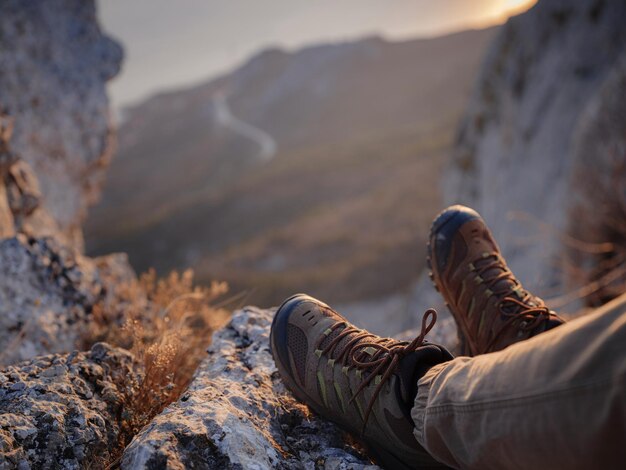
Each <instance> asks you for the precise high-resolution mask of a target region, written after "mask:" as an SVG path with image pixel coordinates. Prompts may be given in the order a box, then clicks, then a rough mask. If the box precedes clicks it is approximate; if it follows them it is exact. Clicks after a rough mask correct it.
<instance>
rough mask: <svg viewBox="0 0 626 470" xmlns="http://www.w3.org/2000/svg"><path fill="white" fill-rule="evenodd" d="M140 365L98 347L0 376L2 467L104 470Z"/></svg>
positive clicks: (36, 361)
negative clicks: (130, 387)
mask: <svg viewBox="0 0 626 470" xmlns="http://www.w3.org/2000/svg"><path fill="white" fill-rule="evenodd" d="M137 370H138V366H137V363H136V362H135V361H134V360H133V359H132V357H131V356H130V354H129V353H127V352H125V351H123V350H122V349H116V348H112V347H111V346H109V345H107V344H104V343H97V344H95V345H94V346H93V347H92V348H91V350H90V351H88V352H80V353H79V352H73V353H71V354H52V355H48V356H40V357H37V358H35V359H32V360H30V361H26V362H22V363H20V364H17V365H13V366H9V367H7V368H5V369H3V370H2V371H0V469H3V470H4V469H13V468H17V469H20V470H26V469H52V468H54V469H67V470H69V469H79V468H104V466H105V464H106V463H107V462H111V461H112V460H113V459H114V457H115V455H114V454H115V451H116V449H119V442H118V438H119V434H120V426H121V425H122V424H121V419H122V416H123V413H122V411H123V405H124V397H125V396H126V391H127V390H126V388H127V387H128V386H129V384H131V383H132V382H133V377H137Z"/></svg>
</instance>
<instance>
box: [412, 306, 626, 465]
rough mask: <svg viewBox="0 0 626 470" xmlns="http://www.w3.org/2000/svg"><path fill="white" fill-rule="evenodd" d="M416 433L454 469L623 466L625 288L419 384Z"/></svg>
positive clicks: (442, 368)
mask: <svg viewBox="0 0 626 470" xmlns="http://www.w3.org/2000/svg"><path fill="white" fill-rule="evenodd" d="M412 416H413V420H414V422H415V427H416V429H415V436H416V438H417V440H418V441H419V442H420V444H421V445H422V446H423V447H424V449H426V450H427V451H428V452H429V453H430V454H431V455H432V456H433V457H434V458H436V459H437V460H438V461H441V462H444V463H446V464H448V465H450V466H452V467H455V468H476V469H481V470H486V469H491V468H494V469H502V468H506V469H517V468H519V469H530V468H532V469H544V468H545V469H548V468H549V469H556V468H558V469H562V468H567V469H570V468H571V469H574V468H581V469H589V468H602V469H612V468H623V465H624V463H625V462H626V294H625V295H623V296H622V297H620V298H619V299H616V300H615V301H613V302H611V303H610V304H608V305H606V306H605V307H603V308H601V309H599V310H598V311H596V312H595V313H592V314H590V315H587V316H585V317H582V318H579V319H577V320H574V321H572V322H569V323H566V324H564V325H562V326H560V327H559V328H555V329H553V330H551V331H548V332H545V333H542V334H540V335H538V336H535V337H534V338H531V339H529V340H526V341H522V342H519V343H517V344H514V345H512V346H509V347H508V348H506V349H504V350H502V351H499V352H494V353H490V354H484V355H480V356H476V357H473V358H470V357H458V358H456V359H454V360H453V361H450V362H446V363H443V364H439V365H436V366H434V367H433V368H432V369H430V370H429V371H428V372H427V373H426V374H425V376H424V377H423V378H422V379H421V380H420V381H419V382H418V394H417V397H416V399H415V406H414V408H413V410H412Z"/></svg>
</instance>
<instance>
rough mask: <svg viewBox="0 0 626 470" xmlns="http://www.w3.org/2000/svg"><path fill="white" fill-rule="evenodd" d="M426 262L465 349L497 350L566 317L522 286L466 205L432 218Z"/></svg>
mask: <svg viewBox="0 0 626 470" xmlns="http://www.w3.org/2000/svg"><path fill="white" fill-rule="evenodd" d="M428 265H429V267H430V277H431V279H432V281H433V283H434V284H435V288H436V289H437V290H438V291H439V292H440V293H441V295H442V296H443V298H444V300H445V301H446V305H447V306H448V308H449V309H450V312H452V315H453V316H454V318H455V320H456V324H457V328H458V334H459V342H460V346H461V353H462V354H463V355H467V356H475V355H477V354H485V353H489V352H493V351H499V350H501V349H504V348H506V347H507V346H509V345H511V344H513V343H517V342H519V341H523V340H525V339H528V338H530V337H532V336H536V335H538V334H539V333H542V332H544V331H546V330H549V329H551V328H554V327H555V326H558V325H560V324H562V323H564V320H562V319H561V318H559V317H558V316H557V315H556V314H555V313H554V312H552V311H551V310H550V309H549V308H548V307H546V305H545V303H544V302H543V300H541V299H540V298H539V297H536V296H534V295H532V294H531V293H530V292H528V291H527V290H525V289H524V288H523V287H522V284H521V283H520V282H519V281H518V280H517V279H516V278H515V276H514V275H513V273H512V272H511V271H510V270H509V268H508V267H507V265H506V262H505V261H504V258H503V257H502V255H501V254H500V249H499V248H498V245H497V244H496V242H495V240H494V239H493V236H492V235H491V232H490V231H489V228H488V227H487V225H486V224H485V221H484V220H483V219H482V217H481V216H480V215H479V214H478V213H477V212H476V211H474V210H472V209H470V208H468V207H464V206H452V207H449V208H448V209H446V210H445V211H443V212H442V213H441V214H439V216H438V217H437V218H436V219H435V221H434V222H433V225H432V228H431V232H430V242H429V244H428Z"/></svg>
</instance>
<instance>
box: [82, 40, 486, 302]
mask: <svg viewBox="0 0 626 470" xmlns="http://www.w3.org/2000/svg"><path fill="white" fill-rule="evenodd" d="M493 32H494V30H493V29H489V30H482V31H466V32H462V33H457V34H452V35H448V36H444V37H440V38H434V39H423V40H412V41H404V42H388V41H385V40H383V39H380V38H368V39H364V40H360V41H355V42H350V43H343V44H329V45H322V46H315V47H309V48H305V49H302V50H299V51H295V52H285V51H281V50H277V49H272V50H267V51H264V52H262V53H260V54H259V55H257V56H255V57H253V58H252V59H251V60H250V61H249V62H247V63H246V64H244V65H243V66H242V67H240V68H239V69H237V70H235V71H233V72H232V73H230V74H227V75H224V76H222V77H219V78H217V79H214V80H212V81H210V82H208V83H206V84H202V85H199V86H195V87H193V88H190V89H186V90H181V91H175V92H169V93H164V94H161V95H158V96H155V97H153V98H151V99H149V100H147V101H146V102H144V103H142V104H140V105H138V106H135V107H134V108H132V109H130V110H128V112H127V119H126V121H125V123H124V124H123V126H122V127H121V129H120V138H119V155H118V157H117V158H116V159H115V160H114V162H113V164H112V166H111V170H110V174H109V179H108V183H107V187H106V189H105V194H104V198H103V201H102V203H101V204H100V205H99V206H97V207H96V208H95V209H94V210H93V211H92V213H91V215H90V218H89V221H88V224H87V227H86V240H87V245H88V250H89V251H91V252H94V253H102V252H109V251H115V250H123V251H127V252H128V253H129V255H130V258H131V261H132V262H133V264H134V265H135V266H136V267H137V268H138V269H146V268H147V267H149V266H155V267H157V269H161V270H166V269H171V268H174V267H183V266H191V267H194V268H195V269H196V271H197V272H198V275H199V276H200V278H201V279H203V278H204V279H205V280H206V279H209V278H218V279H225V280H228V281H230V282H231V284H234V286H235V289H238V288H253V287H254V288H255V289H256V290H255V292H254V294H253V299H254V300H256V301H258V302H267V303H276V302H277V301H278V300H280V297H281V296H283V295H285V294H286V293H288V292H289V291H291V290H301V289H302V290H303V289H306V290H307V291H310V292H312V293H317V294H319V295H325V296H326V297H329V298H330V300H333V299H338V300H355V299H362V298H367V297H372V296H376V295H383V294H387V293H391V292H396V291H398V290H399V289H402V288H404V287H405V286H407V285H408V284H409V283H410V281H411V279H413V278H414V277H415V275H416V273H417V269H418V267H419V265H420V263H422V260H421V258H422V256H420V255H421V254H422V250H421V247H420V246H419V244H418V242H419V241H420V240H424V239H425V231H426V226H427V223H428V220H429V219H430V217H431V216H432V215H433V213H434V212H435V211H436V210H437V209H438V205H439V201H440V197H439V194H438V192H437V189H436V188H437V186H438V180H439V172H440V168H441V163H442V161H443V157H444V155H445V153H446V152H447V150H448V148H449V147H450V145H451V139H452V135H453V132H454V128H455V125H456V122H457V120H458V118H459V116H460V115H461V112H462V110H463V108H464V106H465V103H466V100H467V97H468V95H469V91H470V87H471V84H472V83H473V80H474V77H475V74H476V71H477V70H478V67H479V65H480V62H481V57H482V55H483V51H484V50H485V47H486V45H487V43H488V41H489V39H490V38H491V37H492V35H493Z"/></svg>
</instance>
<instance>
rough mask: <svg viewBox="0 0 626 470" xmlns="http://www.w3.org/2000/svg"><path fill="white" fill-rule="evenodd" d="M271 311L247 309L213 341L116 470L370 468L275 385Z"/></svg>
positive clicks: (351, 447) (333, 431)
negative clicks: (179, 392) (183, 388)
mask: <svg viewBox="0 0 626 470" xmlns="http://www.w3.org/2000/svg"><path fill="white" fill-rule="evenodd" d="M272 316H273V311H270V310H259V309H256V308H252V307H248V308H245V309H244V310H242V311H239V312H237V313H235V315H234V316H233V318H232V320H231V322H230V324H229V325H228V326H226V327H225V328H223V329H222V330H220V331H218V332H216V333H215V334H214V336H213V342H212V345H211V347H210V348H209V357H208V358H207V359H206V360H205V361H204V362H203V363H202V364H201V366H200V367H199V369H198V372H197V373H196V377H195V378H194V380H193V382H192V383H191V385H190V387H189V389H188V390H187V392H186V393H185V394H184V395H183V396H182V397H181V398H180V400H179V401H178V402H176V403H174V404H172V405H170V406H169V407H167V408H166V409H165V411H164V412H163V413H162V414H161V415H159V416H157V417H156V418H155V419H154V420H153V421H152V422H151V423H150V424H149V425H148V426H146V427H145V428H144V429H143V430H142V431H141V432H140V433H139V434H138V435H137V436H136V437H135V438H134V439H133V441H132V442H131V444H130V445H129V446H128V447H127V448H126V450H125V452H124V456H123V459H122V468H123V469H166V468H167V469H183V468H224V469H226V468H240V469H258V470H261V469H292V468H302V469H328V470H330V469H333V470H334V469H365V468H368V469H372V470H373V469H375V468H378V467H375V466H372V464H371V463H370V461H369V460H368V459H367V458H366V457H365V456H364V455H363V454H361V453H360V452H359V451H358V450H357V448H356V447H355V446H354V445H351V444H349V443H347V442H346V440H345V435H343V434H342V432H341V431H339V430H338V429H337V428H336V427H335V426H334V425H332V424H331V423H328V422H325V421H322V420H321V419H318V418H317V417H315V416H314V415H311V414H310V412H309V411H308V409H307V408H306V407H305V406H303V405H302V404H300V403H299V402H297V401H296V400H295V399H294V398H293V397H292V396H291V394H290V393H289V392H288V391H287V390H286V389H285V387H284V385H283V384H282V382H281V381H280V379H279V375H278V371H277V370H276V368H275V366H274V361H273V359H272V356H271V353H270V350H269V328H270V324H271V320H272Z"/></svg>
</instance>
